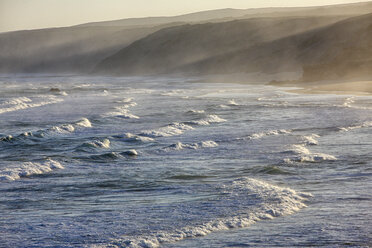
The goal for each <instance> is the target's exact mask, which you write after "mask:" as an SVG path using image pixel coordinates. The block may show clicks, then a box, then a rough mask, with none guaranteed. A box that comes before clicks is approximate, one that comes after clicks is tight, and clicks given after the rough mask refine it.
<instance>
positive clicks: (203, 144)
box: [164, 140, 218, 151]
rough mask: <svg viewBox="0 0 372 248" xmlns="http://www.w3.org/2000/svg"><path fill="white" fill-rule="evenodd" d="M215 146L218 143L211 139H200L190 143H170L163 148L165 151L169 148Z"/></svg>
mask: <svg viewBox="0 0 372 248" xmlns="http://www.w3.org/2000/svg"><path fill="white" fill-rule="evenodd" d="M217 146H218V144H217V143H216V142H215V141H213V140H207V141H202V142H198V143H191V144H184V143H181V142H177V143H175V144H172V145H170V146H168V147H166V148H164V150H165V151H169V150H176V151H179V150H183V149H193V150H197V149H199V148H213V147H217Z"/></svg>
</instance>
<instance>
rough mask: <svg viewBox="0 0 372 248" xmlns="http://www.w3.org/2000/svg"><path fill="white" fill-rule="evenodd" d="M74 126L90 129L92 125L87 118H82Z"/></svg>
mask: <svg viewBox="0 0 372 248" xmlns="http://www.w3.org/2000/svg"><path fill="white" fill-rule="evenodd" d="M75 125H77V126H80V127H92V123H91V122H90V120H89V119H87V118H82V119H81V120H80V121H78V122H76V123H75Z"/></svg>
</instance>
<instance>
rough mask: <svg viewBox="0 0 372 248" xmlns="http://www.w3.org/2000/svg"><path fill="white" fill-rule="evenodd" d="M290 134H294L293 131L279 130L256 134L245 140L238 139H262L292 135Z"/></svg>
mask: <svg viewBox="0 0 372 248" xmlns="http://www.w3.org/2000/svg"><path fill="white" fill-rule="evenodd" d="M290 133H292V130H286V129H278V130H270V131H266V132H260V133H254V134H251V135H249V136H247V137H245V138H238V139H261V138H264V137H267V136H275V135H281V134H290Z"/></svg>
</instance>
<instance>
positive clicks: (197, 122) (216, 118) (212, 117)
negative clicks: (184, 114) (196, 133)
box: [186, 115, 226, 126]
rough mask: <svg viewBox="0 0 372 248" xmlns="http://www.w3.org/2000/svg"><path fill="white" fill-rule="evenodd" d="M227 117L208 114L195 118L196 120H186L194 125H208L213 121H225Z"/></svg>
mask: <svg viewBox="0 0 372 248" xmlns="http://www.w3.org/2000/svg"><path fill="white" fill-rule="evenodd" d="M225 121H226V120H225V119H222V118H220V117H219V116H218V115H208V116H207V117H205V118H203V119H200V120H195V121H188V122H186V123H187V124H192V125H200V126H208V125H210V124H212V123H220V122H225Z"/></svg>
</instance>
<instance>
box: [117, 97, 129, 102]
mask: <svg viewBox="0 0 372 248" xmlns="http://www.w3.org/2000/svg"><path fill="white" fill-rule="evenodd" d="M132 101H133V98H132V97H129V98H124V99H122V100H118V101H116V102H117V103H129V102H132Z"/></svg>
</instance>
